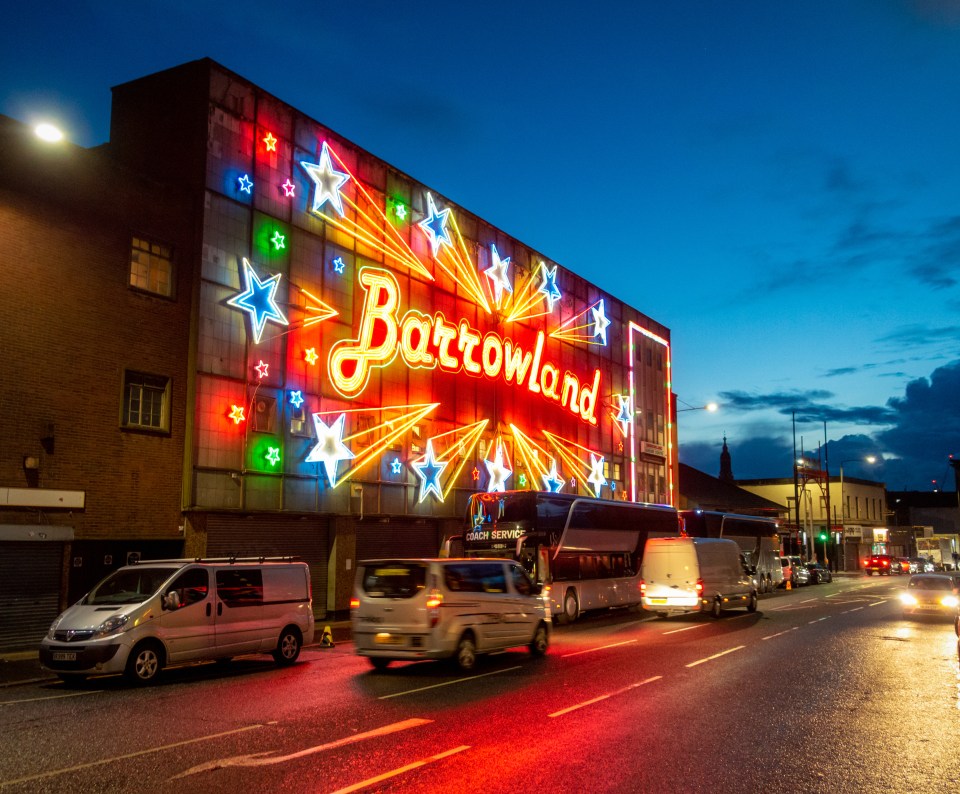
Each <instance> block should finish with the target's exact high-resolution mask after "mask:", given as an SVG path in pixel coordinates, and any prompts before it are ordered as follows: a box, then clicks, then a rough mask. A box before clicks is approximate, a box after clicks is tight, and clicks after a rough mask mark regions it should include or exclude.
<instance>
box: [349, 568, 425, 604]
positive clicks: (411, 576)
mask: <svg viewBox="0 0 960 794" xmlns="http://www.w3.org/2000/svg"><path fill="white" fill-rule="evenodd" d="M426 582H427V566H426V565H424V564H423V563H417V562H395V561H391V562H383V563H378V564H374V565H368V566H366V568H365V570H364V572H363V591H364V592H365V593H366V594H367V595H368V596H370V597H371V598H412V597H413V596H415V595H416V594H417V593H419V592H420V591H421V590H423V588H424V587H425V586H426Z"/></svg>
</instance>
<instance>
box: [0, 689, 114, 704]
mask: <svg viewBox="0 0 960 794" xmlns="http://www.w3.org/2000/svg"><path fill="white" fill-rule="evenodd" d="M101 692H103V690H102V689H91V690H90V691H89V692H66V693H64V694H62V695H47V696H46V697H42V698H24V699H23V700H4V701H3V702H2V703H0V706H16V705H17V704H18V703H37V702H39V701H42V700H60V699H61V698H76V697H80V696H81V695H99V694H100V693H101Z"/></svg>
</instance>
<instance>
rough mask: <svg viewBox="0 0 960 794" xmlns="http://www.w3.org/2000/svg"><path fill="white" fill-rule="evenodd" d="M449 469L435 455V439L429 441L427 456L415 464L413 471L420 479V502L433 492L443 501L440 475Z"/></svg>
mask: <svg viewBox="0 0 960 794" xmlns="http://www.w3.org/2000/svg"><path fill="white" fill-rule="evenodd" d="M445 468H447V464H446V462H445V461H439V460H437V459H436V457H435V456H434V454H433V439H432V438H428V439H427V454H426V455H424V456H423V460H422V462H420V463H414V464H413V470H414V471H415V472H416V473H417V476H418V477H419V478H420V501H421V502H422V501H423V500H424V499H426V497H427V494H428V493H430V492H431V491H433V493H434V494H436V496H437V499H439V500H440V501H441V502H442V501H443V491H441V490H440V475H441V474H442V473H443V470H444V469H445Z"/></svg>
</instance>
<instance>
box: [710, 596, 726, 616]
mask: <svg viewBox="0 0 960 794" xmlns="http://www.w3.org/2000/svg"><path fill="white" fill-rule="evenodd" d="M721 612H723V607H722V606H720V599H719V598H715V599H714V600H713V606H712V607H710V614H711V615H712V616H713V617H715V618H718V617H720V613H721Z"/></svg>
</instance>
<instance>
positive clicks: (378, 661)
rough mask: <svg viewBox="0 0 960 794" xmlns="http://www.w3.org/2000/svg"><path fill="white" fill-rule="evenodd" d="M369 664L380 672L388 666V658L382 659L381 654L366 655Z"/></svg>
mask: <svg viewBox="0 0 960 794" xmlns="http://www.w3.org/2000/svg"><path fill="white" fill-rule="evenodd" d="M367 658H368V659H369V660H370V664H372V665H373V669H374V670H376V671H377V672H378V673H382V672H383V671H384V670H386V669H387V668H388V667H389V666H390V660H389V659H384V658H383V657H382V656H368V657H367Z"/></svg>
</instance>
